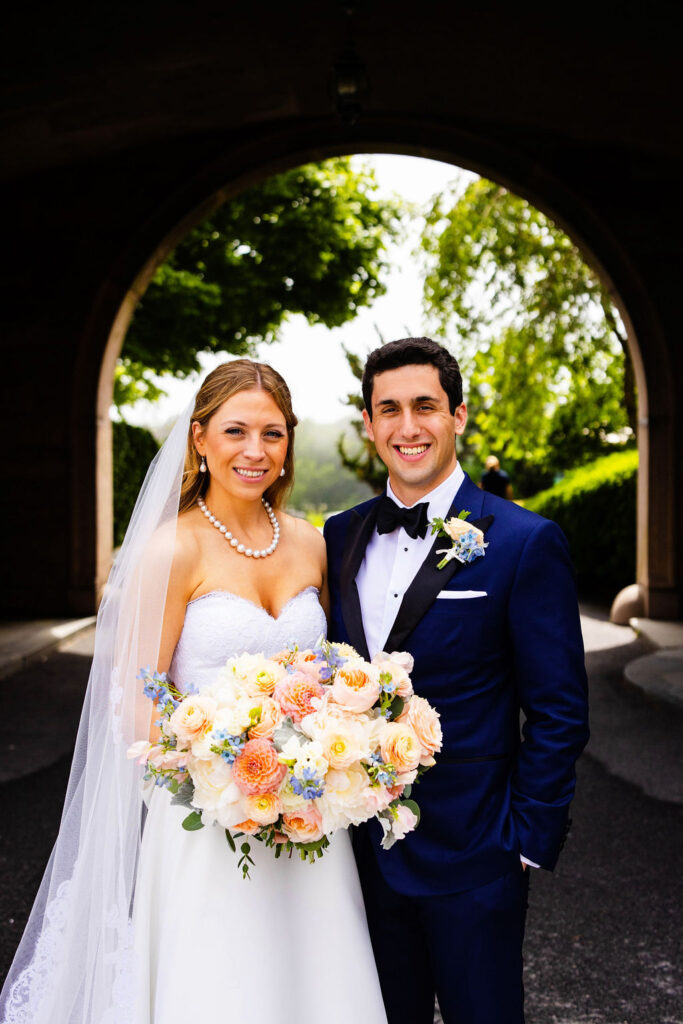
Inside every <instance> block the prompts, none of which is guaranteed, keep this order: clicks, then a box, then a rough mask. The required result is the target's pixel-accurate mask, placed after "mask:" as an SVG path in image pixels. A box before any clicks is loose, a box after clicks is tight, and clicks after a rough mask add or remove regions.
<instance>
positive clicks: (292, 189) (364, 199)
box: [115, 158, 401, 406]
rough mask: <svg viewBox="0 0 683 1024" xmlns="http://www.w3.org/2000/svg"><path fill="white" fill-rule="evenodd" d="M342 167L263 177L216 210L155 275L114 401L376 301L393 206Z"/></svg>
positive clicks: (130, 337) (366, 177)
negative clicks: (293, 325) (158, 379)
mask: <svg viewBox="0 0 683 1024" xmlns="http://www.w3.org/2000/svg"><path fill="white" fill-rule="evenodd" d="M375 189H376V183H375V179H374V174H373V172H372V171H370V170H367V169H362V170H354V168H353V167H352V166H351V162H350V160H349V158H340V159H335V160H328V161H326V162H325V163H322V164H308V165H306V166H304V167H297V168H295V169H294V170H291V171H286V172H285V173H283V174H279V175H276V176H274V177H272V178H269V179H268V180H267V181H265V182H264V183H263V184H261V185H258V186H256V187H254V188H251V189H249V190H247V191H246V192H243V193H242V194H241V195H239V196H237V197H236V198H234V199H231V200H230V201H229V202H226V203H224V204H223V205H222V206H220V207H218V208H217V209H216V210H215V211H214V212H213V214H212V215H211V216H210V217H209V218H208V219H207V220H205V221H204V222H203V223H202V224H200V225H199V226H198V227H196V228H195V229H194V230H192V231H190V233H189V234H188V235H187V236H186V237H185V238H184V239H183V241H182V242H180V244H179V245H178V246H177V247H176V248H175V249H174V251H173V252H172V253H171V254H170V256H169V257H168V259H167V260H166V261H165V263H163V264H162V265H161V266H160V267H159V268H158V270H157V272H156V274H155V275H154V278H153V279H152V282H151V283H150V285H149V288H148V289H147V291H146V292H145V294H144V296H143V298H142V300H141V302H140V304H139V306H138V308H137V310H136V313H135V316H134V318H133V321H132V323H131V326H130V329H129V331H128V334H127V336H126V340H125V343H124V346H123V350H122V352H121V358H120V360H119V366H118V370H117V376H116V382H115V385H116V386H115V402H116V404H117V405H119V406H120V405H122V404H125V403H127V402H131V401H135V400H136V399H138V398H141V397H146V398H150V399H154V398H156V397H158V395H159V393H160V389H159V387H158V386H157V385H155V384H154V382H153V380H152V371H154V373H156V374H161V375H163V374H171V375H175V376H179V377H183V376H186V375H187V374H188V373H190V372H192V371H193V370H197V369H199V362H198V358H197V357H198V354H199V353H200V352H213V351H217V350H220V351H225V352H229V353H232V354H235V355H249V354H250V353H251V352H252V351H253V346H254V344H255V343H256V342H258V341H266V342H272V341H274V340H275V338H276V336H277V331H278V328H279V327H280V326H281V324H282V322H283V321H284V320H285V319H286V317H287V316H288V315H289V314H292V313H301V314H303V315H304V316H305V317H306V318H307V320H308V321H309V323H312V324H314V323H318V322H320V323H324V324H326V325H327V326H328V327H337V326H339V325H340V324H343V323H345V322H346V321H347V320H349V319H352V318H353V316H354V315H355V314H356V312H357V310H358V309H359V308H360V307H362V306H367V305H369V304H370V303H372V302H373V300H374V299H375V298H376V297H377V296H379V295H381V294H383V292H384V290H385V288H384V285H383V284H382V283H381V281H380V278H381V275H382V272H383V271H384V269H385V267H386V264H385V261H384V257H383V252H384V247H385V244H386V241H387V240H388V239H389V238H390V237H393V236H394V235H395V234H396V233H397V232H398V230H399V218H400V213H401V207H400V204H399V201H398V200H386V199H379V198H377V197H376V196H375V195H374V192H375Z"/></svg>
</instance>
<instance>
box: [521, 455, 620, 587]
mask: <svg viewBox="0 0 683 1024" xmlns="http://www.w3.org/2000/svg"><path fill="white" fill-rule="evenodd" d="M637 475H638V453H637V452H636V451H626V452H617V453H615V454H613V455H607V456H605V457H604V458H601V459H596V461H595V462H592V463H590V464H589V465H587V466H581V467H580V468H579V469H575V470H573V471H572V472H571V473H567V475H566V476H565V477H564V479H563V480H561V481H560V482H559V483H557V484H556V485H555V486H554V487H551V488H550V489H549V490H547V491H541V493H540V494H537V495H535V496H534V497H533V498H530V499H528V500H527V501H526V502H525V505H526V507H527V508H529V509H531V511H532V512H538V513H539V514H540V515H542V516H545V517H546V518H547V519H552V520H553V521H554V522H556V523H557V524H558V526H560V527H561V528H562V530H563V531H564V533H565V535H566V537H567V540H568V541H569V547H570V550H571V555H572V561H573V563H574V568H575V569H576V577H577V586H578V589H579V592H580V593H581V594H582V595H584V596H590V597H596V598H601V599H610V598H612V597H613V596H614V594H615V592H616V591H618V590H620V589H621V588H622V587H625V586H627V585H628V584H629V583H633V581H634V579H635V548H636V482H637Z"/></svg>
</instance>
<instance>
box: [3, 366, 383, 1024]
mask: <svg viewBox="0 0 683 1024" xmlns="http://www.w3.org/2000/svg"><path fill="white" fill-rule="evenodd" d="M295 425H296V418H295V416H294V414H293V411H292V406H291V399H290V395H289V390H288V388H287V385H286V384H285V382H284V380H283V379H282V377H281V376H280V375H279V374H278V373H276V372H275V371H274V370H273V369H272V368H271V367H269V366H267V365H266V364H262V363H254V362H251V361H249V360H246V359H242V360H236V361H234V362H231V363H226V364H223V365H222V366H219V367H218V368H217V369H216V370H214V371H213V372H212V373H211V374H209V376H208V377H207V378H206V380H205V382H204V384H203V385H202V387H201V388H200V390H199V392H198V394H197V396H196V401H195V403H194V407H193V408H192V409H191V410H188V411H187V412H186V414H185V416H184V417H182V418H181V420H180V421H179V422H178V424H177V425H176V427H175V428H174V430H173V432H172V433H171V435H170V436H169V439H168V441H167V442H166V444H165V445H164V447H163V449H162V450H161V452H160V453H159V455H158V456H157V457H156V459H155V462H154V463H153V464H152V467H151V468H150V471H149V473H148V476H147V478H146V480H145V484H144V486H143V490H142V492H141V495H140V497H139V499H138V503H137V505H136V508H135V512H134V514H133V517H132V519H131V525H130V527H129V531H128V534H127V535H126V540H125V541H124V545H123V548H122V550H121V552H120V554H119V557H118V558H117V562H116V565H115V567H114V569H113V570H112V574H111V577H110V580H109V583H108V587H107V592H106V593H105V597H104V599H103V601H102V606H101V608H100V612H99V615H98V628H97V636H96V645H95V656H94V659H93V669H92V672H91V678H90V682H89V685H88V692H87V694H86V701H85V706H84V711H83V716H82V720H81V726H80V729H79V736H78V740H77V745H76V752H75V756H74V763H73V766H72V772H71V778H70V781H69V788H68V791H67V796H66V801H65V808H64V813H63V817H62V825H61V828H60V834H59V837H58V840H57V843H56V845H55V849H54V851H53V854H52V857H51V859H50V863H49V864H48V868H47V870H46V874H45V878H44V879H43V883H42V885H41V889H40V891H39V894H38V898H37V899H36V903H35V905H34V908H33V911H32V914H31V917H30V919H29V923H28V925H27V928H26V931H25V933H24V937H23V939H22V943H21V945H20V947H19V950H18V951H17V955H16V957H15V961H14V964H13V966H12V969H11V971H10V974H9V976H8V978H7V981H6V983H5V987H4V989H3V992H2V997H1V1002H0V1008H1V1018H0V1019H1V1020H2V1022H3V1024H17V1022H22V1024H23V1022H28V1021H31V1022H32V1024H47V1022H50V1024H119V1022H120V1024H124V1022H125V1024H181V1022H182V1024H187V1021H188V1020H189V1021H194V1020H205V1019H207V1020H208V1019H214V1020H217V1021H221V1020H225V1021H228V1020H229V1021H231V1022H234V1024H241V1022H245V1024H247V1022H248V1024H265V1022H266V1021H268V1022H269V1024H271V1022H272V1021H274V1020H275V1021H281V1022H283V1024H288V1022H292V1024H293V1022H295V1021H296V1022H297V1024H314V1022H316V1024H317V1022H318V1021H319V1020H321V1019H324V1020H325V1021H326V1022H328V1024H337V1022H339V1024H341V1022H347V1021H349V1020H353V1019H356V1020H358V1021H362V1022H363V1024H386V1016H385V1012H384V1007H383V1003H382V998H381V994H380V989H379V984H378V980H377V976H376V972H375V965H374V959H373V954H372V949H371V945H370V940H369V936H368V932H367V926H366V921H365V911H364V907H363V902H362V897H361V893H360V887H359V883H358V878H357V875H356V868H355V863H354V859H353V854H352V851H351V844H350V841H349V836H348V833H347V832H339V833H335V835H334V836H333V837H332V841H331V844H330V847H329V848H328V849H327V850H326V851H325V855H324V857H323V858H322V859H321V860H319V861H317V862H316V863H315V864H313V865H311V864H309V863H304V862H302V861H301V860H300V859H298V858H297V857H296V856H295V857H292V858H291V859H288V858H286V857H284V858H282V857H281V858H279V859H277V860H276V859H275V858H274V856H273V851H272V850H270V849H267V848H265V847H264V846H263V845H262V844H260V843H258V842H254V841H252V843H251V848H252V850H251V856H252V858H253V860H254V862H255V863H254V866H253V867H252V868H251V880H246V881H245V880H243V878H242V874H241V871H239V870H238V867H237V858H236V856H235V855H234V854H233V853H232V852H231V850H230V848H229V846H228V844H227V842H226V838H225V833H224V830H223V829H222V828H218V827H215V828H214V827H207V828H204V829H202V830H200V831H198V832H186V831H184V830H183V829H182V827H181V822H182V820H183V818H184V817H185V816H186V814H187V808H185V807H181V806H176V805H174V804H172V803H171V797H170V794H169V792H168V790H166V789H163V788H155V789H153V792H152V793H151V796H150V795H149V794H147V796H146V801H147V804H148V807H146V806H145V804H144V803H143V791H142V788H141V786H140V773H141V771H142V769H140V768H138V767H136V766H135V765H133V764H132V763H131V762H130V761H127V760H126V758H125V751H126V748H127V746H128V744H129V743H131V742H132V741H133V740H135V739H140V738H141V737H144V736H146V735H148V734H150V735H154V729H155V726H154V725H153V723H152V717H153V715H152V712H153V708H152V706H151V702H150V701H148V700H146V699H145V698H144V697H143V695H142V692H141V690H142V683H141V682H140V680H139V679H138V678H137V675H138V671H139V669H140V667H141V666H143V665H147V664H149V665H153V664H155V665H156V667H157V668H158V670H159V671H168V674H169V676H170V678H171V679H172V680H173V681H174V682H175V683H176V685H177V686H178V687H179V688H180V689H183V688H184V687H186V686H189V685H192V686H194V687H196V688H198V689H199V690H201V688H202V687H203V686H206V685H208V684H209V683H211V682H213V680H214V678H215V675H216V672H217V670H218V669H219V668H220V667H221V665H222V664H223V663H224V662H225V661H226V659H227V658H228V657H230V656H231V655H235V654H240V653H243V652H249V653H260V652H262V653H264V654H265V655H266V656H268V655H272V654H275V653H276V652H277V651H279V650H281V649H282V648H284V647H286V646H287V645H288V644H290V643H291V642H292V641H296V642H297V643H298V644H299V645H300V646H303V647H306V646H313V645H314V644H315V642H316V641H317V640H318V638H319V637H320V635H321V634H322V633H323V632H324V630H325V611H324V609H325V606H326V580H325V573H326V563H325V547H324V542H323V540H322V538H321V537H320V535H319V533H318V532H317V531H316V530H315V529H314V528H313V527H311V526H310V525H309V524H308V523H306V522H303V521H301V520H298V519H295V518H293V517H291V516H288V515H285V514H284V513H283V512H282V511H281V504H282V500H283V498H284V497H285V496H286V494H287V491H288V489H289V487H290V486H291V482H292V475H293V443H294V427H295ZM209 1015H210V1017H209Z"/></svg>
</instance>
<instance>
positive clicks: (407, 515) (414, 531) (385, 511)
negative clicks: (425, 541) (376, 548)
mask: <svg viewBox="0 0 683 1024" xmlns="http://www.w3.org/2000/svg"><path fill="white" fill-rule="evenodd" d="M427 508H428V502H426V501H423V502H422V503H421V504H419V505H413V507H412V508H401V507H400V505H397V504H396V502H395V501H392V500H391V498H390V497H389V496H388V495H387V494H385V495H384V497H383V498H381V499H380V502H379V505H378V507H377V532H378V533H391V531H392V530H395V529H396V528H397V527H399V526H402V527H403V529H404V530H405V531H406V533H407V534H408V535H409V536H410V537H424V536H425V534H426V533H427V525H428V522H429V520H428V519H427Z"/></svg>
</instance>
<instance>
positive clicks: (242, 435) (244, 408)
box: [192, 390, 289, 499]
mask: <svg viewBox="0 0 683 1024" xmlns="http://www.w3.org/2000/svg"><path fill="white" fill-rule="evenodd" d="M192 431H193V435H194V442H195V446H196V448H197V451H198V452H199V454H200V455H204V456H205V458H206V466H207V469H208V471H209V474H210V488H211V487H212V486H213V485H214V484H219V485H220V486H221V487H222V488H224V489H225V491H227V492H228V494H231V495H234V496H235V497H237V498H242V499H244V498H247V499H248V498H260V497H261V495H262V494H263V492H264V491H266V490H267V489H268V488H269V487H270V485H271V484H272V483H274V482H275V480H277V478H278V477H279V475H280V470H281V469H282V467H283V465H284V461H285V456H286V455H287V445H288V443H289V442H288V438H287V424H286V422H285V418H284V416H283V414H282V413H281V412H280V410H279V408H278V406H277V404H276V402H275V401H274V399H273V398H272V397H271V396H270V395H269V394H268V392H267V391H260V390H253V391H240V392H239V393H238V394H236V395H233V396H232V397H231V398H228V399H227V400H226V401H225V402H223V404H222V405H221V406H219V408H218V409H217V410H216V412H215V413H214V414H213V416H212V417H211V419H210V420H209V422H208V423H207V425H206V428H205V429H204V430H202V427H201V425H200V424H199V423H197V422H194V423H193V424H192Z"/></svg>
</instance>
